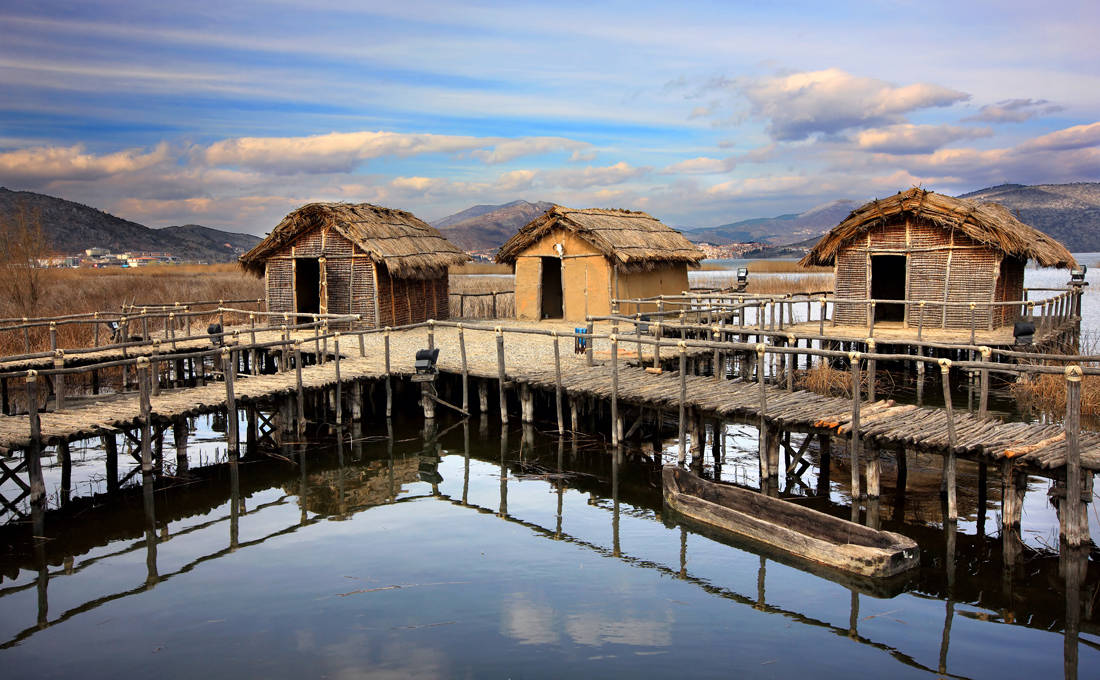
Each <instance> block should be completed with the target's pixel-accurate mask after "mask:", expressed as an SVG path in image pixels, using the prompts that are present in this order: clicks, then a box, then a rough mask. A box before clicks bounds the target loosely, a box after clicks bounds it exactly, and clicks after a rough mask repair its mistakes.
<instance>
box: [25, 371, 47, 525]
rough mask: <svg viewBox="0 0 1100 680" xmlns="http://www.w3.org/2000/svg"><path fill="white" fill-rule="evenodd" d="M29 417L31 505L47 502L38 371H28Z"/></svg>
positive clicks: (28, 467)
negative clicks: (43, 472)
mask: <svg viewBox="0 0 1100 680" xmlns="http://www.w3.org/2000/svg"><path fill="white" fill-rule="evenodd" d="M27 417H28V419H29V420H30V444H29V445H28V446H27V452H26V456H27V477H28V478H29V481H30V487H31V492H30V493H31V505H42V506H44V505H45V503H46V480H45V479H44V478H43V477H42V421H41V420H40V419H39V417H38V371H35V370H33V369H32V370H29V371H27Z"/></svg>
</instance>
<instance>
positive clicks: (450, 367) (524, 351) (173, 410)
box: [0, 329, 1100, 471]
mask: <svg viewBox="0 0 1100 680" xmlns="http://www.w3.org/2000/svg"><path fill="white" fill-rule="evenodd" d="M442 330H443V329H440V331H437V335H436V342H437V345H438V346H441V347H442V348H443V354H442V355H441V357H440V364H439V367H440V370H442V371H444V372H450V373H459V372H460V364H459V361H458V356H459V352H458V349H457V344H455V337H454V334H453V333H451V334H450V335H448V334H445V333H443V332H442ZM451 330H452V331H453V329H451ZM483 336H491V333H490V332H486V331H473V330H467V331H466V338H467V344H468V345H474V344H475V343H476V345H477V346H482V345H487V344H488V343H487V342H485V340H486V338H485V337H483ZM423 338H424V332H423V331H422V330H421V331H410V332H406V333H398V332H395V333H394V334H393V336H392V341H393V344H394V346H395V347H397V348H399V351H398V350H395V351H394V352H393V353H392V354H391V374H392V375H394V376H401V375H409V374H411V373H412V372H413V366H412V357H413V351H411V350H410V348H412V347H417V346H421V345H423ZM382 342H383V339H382V336H381V335H380V334H376V335H370V336H367V343H366V345H367V347H366V349H367V351H366V356H365V357H359V356H358V348H357V347H346V346H341V355H342V356H343V357H344V358H343V359H342V360H341V362H340V376H341V380H342V381H344V382H347V381H352V380H364V379H367V380H373V379H380V378H383V377H384V376H385V366H384V354H383V351H382ZM624 342H625V341H624ZM307 344H308V343H307ZM348 344H352V343H348ZM508 344H509V352H508V353H507V354H508V355H509V356H508V358H507V359H506V362H505V363H506V369H507V376H508V378H509V380H510V381H512V382H513V383H515V384H516V385H521V384H524V383H526V384H527V385H529V386H531V387H534V388H537V389H542V390H547V391H550V392H553V390H554V389H555V371H554V364H553V358H552V357H553V354H552V350H549V351H548V348H552V341H551V339H550V338H548V337H545V336H534V335H532V336H525V337H523V338H522V339H518V338H510V340H509V343H508ZM570 344H571V343H570ZM563 345H564V343H563ZM306 349H308V347H306ZM330 349H331V348H330ZM536 349H537V350H538V351H534V350H536ZM547 354H549V357H550V359H549V361H546V360H545V356H546V355H547ZM539 357H543V358H542V359H540V358H539ZM562 365H563V369H562V384H563V387H564V389H565V391H566V393H567V394H569V395H577V396H579V395H586V396H591V397H595V398H597V399H610V398H611V383H612V367H611V366H610V364H609V363H604V364H602V365H596V366H594V367H589V366H587V365H586V364H585V362H584V360H583V356H575V355H573V353H572V352H569V351H568V348H567V349H566V351H565V352H562ZM468 367H469V375H470V376H471V377H473V378H481V379H490V380H495V379H496V378H497V364H496V361H495V358H490V353H484V352H478V351H473V352H470V353H469V362H468ZM335 382H336V366H335V363H334V362H332V361H329V362H327V363H325V364H323V365H312V366H306V367H304V368H303V369H302V385H303V387H304V388H306V389H319V388H325V387H328V386H331V385H333V384H335ZM686 382H687V400H686V406H687V407H688V408H691V409H694V410H695V411H696V412H697V413H701V414H704V415H713V416H717V417H722V418H727V419H731V420H737V419H741V420H746V419H748V420H751V419H756V418H759V417H760V402H761V400H760V386H759V385H758V384H757V383H748V382H744V381H741V380H715V378H714V377H713V376H707V377H703V376H692V375H689V376H687V378H686ZM296 389H297V379H296V375H295V372H294V371H287V372H285V373H276V374H271V375H261V376H247V375H239V376H237V378H236V379H235V386H234V392H235V396H236V399H237V401H238V402H250V401H261V400H265V399H269V398H271V397H275V396H278V395H281V394H290V393H293V392H295V391H296ZM764 389H765V403H766V406H765V414H764V417H765V421H766V423H767V424H769V425H775V426H780V427H782V428H784V429H796V430H804V431H810V432H813V431H821V432H825V431H828V432H831V433H832V434H841V435H844V434H847V432H848V431H849V429H850V425H849V421H850V419H851V415H852V402H851V400H850V399H846V398H835V397H826V396H822V395H819V394H816V393H812V392H804V391H796V392H789V391H787V390H785V389H782V388H780V387H778V386H771V385H768V386H766V387H765V388H764ZM679 395H680V377H679V374H678V373H676V372H665V373H663V374H660V375H654V374H651V373H647V372H645V371H643V370H642V369H639V368H630V367H627V366H626V365H625V362H622V363H620V365H619V391H618V399H619V400H620V402H622V403H626V404H632V405H636V406H641V407H664V408H678V406H679ZM150 403H151V407H152V413H153V414H154V416H155V417H158V418H163V419H168V418H172V417H178V416H184V415H189V414H194V413H199V412H204V411H210V410H216V409H223V408H225V404H226V390H225V384H224V383H221V382H217V383H211V384H208V385H206V386H203V387H191V388H183V389H172V390H168V389H162V390H161V392H160V394H159V395H156V396H153V397H151V402H150ZM139 417H140V401H139V396H138V394H136V393H125V394H118V395H100V396H96V397H84V398H81V399H73V400H71V403H68V404H67V407H66V408H64V409H62V410H59V411H52V412H44V413H42V414H41V428H42V438H43V441H44V442H46V443H56V442H59V441H71V440H77V439H83V438H87V437H91V436H98V435H100V434H104V433H109V432H117V431H119V430H130V429H133V427H134V426H135V424H136V423H137V421H138V419H139ZM946 429H947V428H946V412H945V411H944V410H942V409H937V408H919V407H916V406H912V405H890V404H889V402H882V401H879V402H874V403H869V402H864V403H863V405H862V407H861V421H860V434H861V436H862V438H863V439H864V440H865V441H872V442H875V443H876V444H877V445H878V446H880V447H883V448H893V447H901V446H908V447H911V448H916V449H922V450H927V451H934V452H940V453H946V452H947V446H948V441H947V433H946ZM955 430H956V432H957V440H956V441H957V446H956V448H955V453H956V454H959V455H968V456H973V457H979V458H986V459H989V460H1003V459H1005V458H1011V459H1012V460H1013V462H1014V464H1017V465H1020V466H1027V467H1030V468H1033V469H1036V470H1045V471H1054V470H1056V469H1059V468H1061V467H1062V466H1064V463H1065V437H1064V433H1063V429H1062V427H1061V426H1060V425H1045V424H1027V423H1004V422H1002V421H1000V420H998V419H995V418H979V417H977V416H976V415H974V414H969V413H963V412H958V411H956V413H955ZM29 444H30V425H29V422H28V418H27V417H26V416H0V447H2V448H3V449H6V450H8V451H11V450H16V449H25V448H26V447H27V446H29ZM1081 464H1082V467H1083V468H1084V469H1086V470H1089V471H1097V470H1100V434H1097V433H1091V432H1082V434H1081Z"/></svg>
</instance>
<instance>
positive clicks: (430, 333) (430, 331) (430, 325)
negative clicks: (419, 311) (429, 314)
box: [428, 319, 435, 349]
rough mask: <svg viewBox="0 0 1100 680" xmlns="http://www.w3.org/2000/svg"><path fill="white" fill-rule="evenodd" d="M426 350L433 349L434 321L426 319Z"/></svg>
mask: <svg viewBox="0 0 1100 680" xmlns="http://www.w3.org/2000/svg"><path fill="white" fill-rule="evenodd" d="M428 349H435V319H428Z"/></svg>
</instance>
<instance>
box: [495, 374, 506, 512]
mask: <svg viewBox="0 0 1100 680" xmlns="http://www.w3.org/2000/svg"><path fill="white" fill-rule="evenodd" d="M501 391H502V392H503V391H504V390H503V388H502V389H501ZM507 455H508V427H507V425H505V426H504V427H502V428H500V508H499V509H498V510H497V515H498V516H500V517H506V516H507V515H508V462H507V459H506V457H507Z"/></svg>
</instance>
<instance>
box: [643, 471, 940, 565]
mask: <svg viewBox="0 0 1100 680" xmlns="http://www.w3.org/2000/svg"><path fill="white" fill-rule="evenodd" d="M662 487H663V490H664V500H665V503H666V504H667V505H668V506H669V507H670V508H672V509H673V510H675V511H676V512H678V513H680V514H682V515H684V516H685V517H688V518H690V519H693V520H695V521H698V522H702V523H704V524H708V525H710V526H713V527H717V528H719V529H721V530H723V531H728V532H730V533H733V534H737V535H740V536H745V537H747V538H750V539H752V540H754V541H757V542H760V543H763V544H765V545H768V546H771V547H773V548H777V549H779V550H782V551H783V552H786V553H788V554H790V555H793V556H794V557H796V558H798V559H802V560H807V561H809V562H813V563H817V564H821V565H824V566H826V567H830V568H832V569H838V570H840V571H844V572H847V573H851V574H858V575H860V576H867V577H871V578H887V577H890V576H895V575H897V574H901V573H903V572H905V571H908V570H909V569H912V568H914V567H916V566H917V565H918V564H919V563H920V551H919V550H918V548H917V544H916V542H914V541H913V540H912V539H910V538H908V537H906V536H902V535H901V534H896V533H894V532H892V531H878V530H876V529H872V528H870V527H865V526H863V525H862V524H856V523H855V522H849V521H847V520H844V519H840V518H839V517H833V516H832V515H827V514H825V513H823V512H818V511H817V510H811V509H810V508H804V507H802V506H800V505H796V504H794V503H791V502H789V501H784V500H780V499H778V498H772V497H770V496H765V495H764V494H762V493H758V492H755V491H748V490H746V489H740V488H738V487H735V486H731V485H728V484H719V483H715V482H711V481H708V480H705V479H701V478H699V477H697V476H696V475H694V474H692V473H691V472H689V471H688V470H685V469H683V468H681V467H678V466H676V465H666V466H665V467H664V470H663V472H662Z"/></svg>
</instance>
